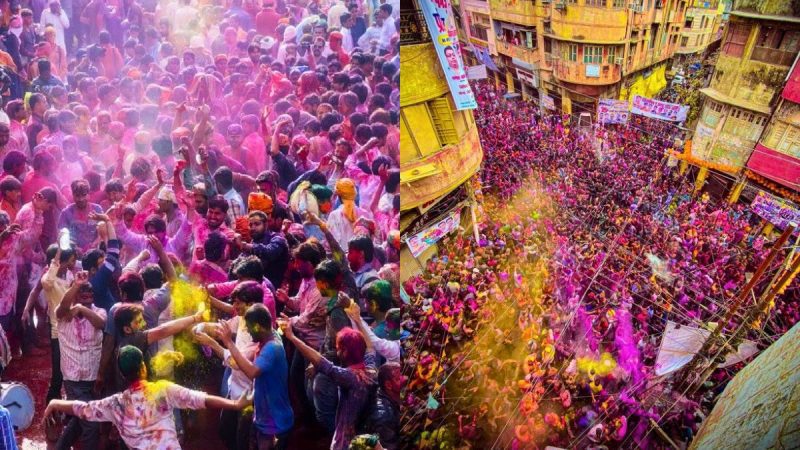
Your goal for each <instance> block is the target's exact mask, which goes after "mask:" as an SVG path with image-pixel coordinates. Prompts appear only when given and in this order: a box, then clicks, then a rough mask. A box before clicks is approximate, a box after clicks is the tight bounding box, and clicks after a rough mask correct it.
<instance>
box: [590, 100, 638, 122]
mask: <svg viewBox="0 0 800 450" xmlns="http://www.w3.org/2000/svg"><path fill="white" fill-rule="evenodd" d="M629 115H630V113H629V112H628V102H627V101H625V100H613V99H610V98H601V99H600V104H599V105H598V106H597V122H599V123H602V124H606V123H628V116H629Z"/></svg>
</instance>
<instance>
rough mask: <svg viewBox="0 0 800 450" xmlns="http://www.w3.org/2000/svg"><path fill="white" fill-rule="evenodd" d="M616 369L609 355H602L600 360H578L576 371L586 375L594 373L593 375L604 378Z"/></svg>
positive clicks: (615, 364)
mask: <svg viewBox="0 0 800 450" xmlns="http://www.w3.org/2000/svg"><path fill="white" fill-rule="evenodd" d="M616 368H617V362H616V361H614V359H613V357H612V356H611V354H610V353H603V354H602V355H600V359H592V358H578V370H579V371H581V372H583V373H586V374H588V373H591V372H594V374H595V375H597V376H600V377H604V376H606V375H609V374H610V373H611V372H613V371H614V369H616Z"/></svg>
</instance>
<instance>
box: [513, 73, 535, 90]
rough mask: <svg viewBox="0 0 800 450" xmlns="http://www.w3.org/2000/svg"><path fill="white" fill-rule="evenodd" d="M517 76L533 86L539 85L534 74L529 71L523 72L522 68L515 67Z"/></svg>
mask: <svg viewBox="0 0 800 450" xmlns="http://www.w3.org/2000/svg"><path fill="white" fill-rule="evenodd" d="M517 77H519V79H520V80H522V81H524V82H525V83H527V84H528V85H530V86H533V87H535V88H538V87H539V79H538V78H537V77H536V75H534V74H532V73H530V72H525V71H524V70H520V69H517Z"/></svg>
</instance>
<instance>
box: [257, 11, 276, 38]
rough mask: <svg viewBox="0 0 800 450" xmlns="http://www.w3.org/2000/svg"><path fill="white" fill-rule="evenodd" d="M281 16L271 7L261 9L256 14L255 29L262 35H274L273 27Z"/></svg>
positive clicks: (274, 27)
mask: <svg viewBox="0 0 800 450" xmlns="http://www.w3.org/2000/svg"><path fill="white" fill-rule="evenodd" d="M280 18H281V16H280V14H278V13H277V12H275V10H274V9H273V8H265V9H262V10H261V12H259V13H258V14H256V31H258V34H263V35H264V36H272V37H275V29H276V28H277V27H278V21H279V20H280Z"/></svg>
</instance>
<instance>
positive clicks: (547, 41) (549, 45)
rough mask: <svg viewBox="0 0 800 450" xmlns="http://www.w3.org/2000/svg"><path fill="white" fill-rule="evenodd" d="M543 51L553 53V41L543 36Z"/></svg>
mask: <svg viewBox="0 0 800 450" xmlns="http://www.w3.org/2000/svg"><path fill="white" fill-rule="evenodd" d="M544 52H545V53H553V41H551V40H550V38H547V37H546V38H544Z"/></svg>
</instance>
